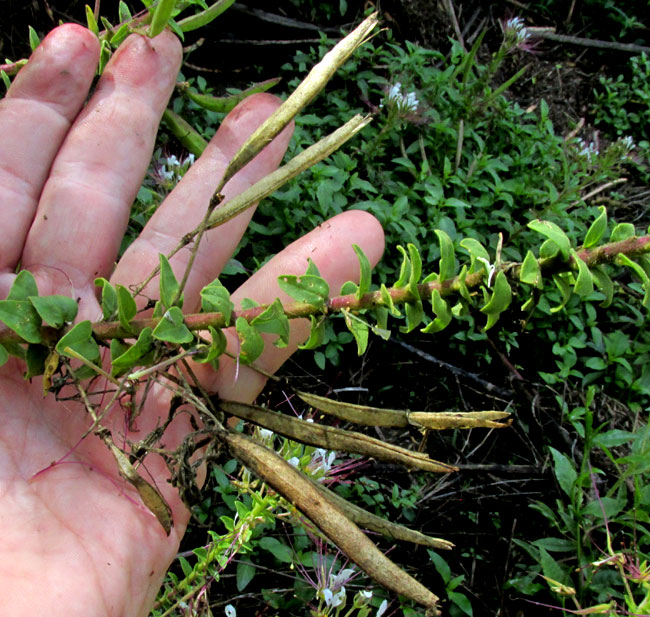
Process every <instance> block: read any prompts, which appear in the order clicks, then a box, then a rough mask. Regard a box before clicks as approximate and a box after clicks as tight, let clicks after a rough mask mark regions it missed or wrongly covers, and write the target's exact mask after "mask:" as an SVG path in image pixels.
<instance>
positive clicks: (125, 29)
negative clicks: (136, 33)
mask: <svg viewBox="0 0 650 617" xmlns="http://www.w3.org/2000/svg"><path fill="white" fill-rule="evenodd" d="M129 34H131V29H130V28H129V26H128V25H127V24H123V25H121V26H120V27H119V28H118V30H117V32H116V33H115V34H114V35H113V36H112V37H111V40H110V41H109V42H110V44H111V46H112V47H119V46H120V45H121V44H122V43H123V42H124V39H125V38H126V37H127V36H129Z"/></svg>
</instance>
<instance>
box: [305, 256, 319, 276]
mask: <svg viewBox="0 0 650 617" xmlns="http://www.w3.org/2000/svg"><path fill="white" fill-rule="evenodd" d="M305 274H309V275H311V276H320V272H319V271H318V267H317V266H316V264H315V263H314V262H313V261H312V260H311V257H308V258H307V270H305Z"/></svg>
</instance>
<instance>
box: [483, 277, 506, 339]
mask: <svg viewBox="0 0 650 617" xmlns="http://www.w3.org/2000/svg"><path fill="white" fill-rule="evenodd" d="M511 302H512V289H510V284H509V283H508V279H507V278H506V275H505V274H504V273H503V271H502V270H499V272H497V274H496V276H495V277H494V287H493V291H492V296H491V297H490V299H489V300H488V302H487V303H486V304H485V306H484V307H483V308H482V309H481V312H482V313H485V314H486V315H487V316H488V320H487V325H486V326H485V330H489V329H490V328H491V327H492V326H493V325H494V324H495V323H496V322H497V321H498V319H499V315H500V314H501V313H503V311H505V310H506V309H507V308H508V307H509V306H510V303H511Z"/></svg>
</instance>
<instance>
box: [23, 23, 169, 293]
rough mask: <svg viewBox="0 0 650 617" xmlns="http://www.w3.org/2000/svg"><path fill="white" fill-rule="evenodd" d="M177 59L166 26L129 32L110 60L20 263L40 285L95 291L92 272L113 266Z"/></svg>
mask: <svg viewBox="0 0 650 617" xmlns="http://www.w3.org/2000/svg"><path fill="white" fill-rule="evenodd" d="M180 62H181V46H180V43H179V41H178V39H176V37H175V36H174V35H172V34H171V33H169V32H164V33H163V34H161V35H160V36H158V37H156V38H155V39H153V40H152V39H148V38H146V37H144V36H140V35H132V36H130V37H129V38H128V39H127V40H126V41H125V42H124V44H123V45H122V46H121V47H120V48H119V49H118V50H117V52H116V53H115V54H114V56H113V58H112V59H111V61H110V62H109V64H108V65H107V67H106V69H105V70H104V74H103V75H102V78H101V80H100V82H99V85H98V87H97V91H96V92H95V94H94V95H93V97H92V98H91V100H90V102H89V103H88V105H87V107H86V108H85V109H84V111H83V112H82V113H81V114H80V116H79V118H78V119H77V120H76V122H75V123H74V126H73V127H72V128H71V130H70V132H69V134H68V136H67V138H66V141H65V143H64V144H63V146H62V147H61V150H60V151H59V154H58V155H57V157H56V160H55V161H54V164H53V167H52V172H51V174H50V178H49V179H48V181H47V183H46V185H45V188H44V189H43V195H42V198H41V201H40V204H39V206H38V211H37V213H36V218H35V220H34V223H33V225H32V228H31V230H30V232H29V235H28V237H27V243H26V246H25V251H24V254H23V264H24V266H25V267H28V268H30V270H32V272H34V273H35V274H36V273H38V275H40V280H39V287H40V283H41V281H43V283H44V285H43V286H44V287H46V289H41V293H43V294H45V293H56V292H57V291H61V289H63V290H64V292H65V293H70V285H72V286H73V288H74V291H75V294H77V295H80V296H82V297H83V296H84V292H86V293H90V295H92V287H93V284H92V283H93V280H94V278H95V277H97V276H105V275H108V274H109V273H110V271H111V270H112V267H113V264H114V261H115V257H116V255H117V252H118V250H119V245H120V242H121V239H122V236H123V234H124V230H125V228H126V224H127V222H128V216H129V210H130V206H131V203H132V202H133V199H134V198H135V195H136V193H137V191H138V189H139V187H140V184H141V182H142V178H143V177H144V174H145V172H146V169H147V166H148V164H149V160H150V158H151V153H152V151H153V146H154V142H155V137H156V131H157V128H158V124H159V122H160V117H161V115H162V113H163V111H164V109H165V106H166V105H167V101H168V99H169V97H170V95H171V92H172V90H173V87H174V83H175V79H176V75H177V73H178V69H179V66H180ZM57 273H62V275H61V274H57ZM89 290H90V291H89Z"/></svg>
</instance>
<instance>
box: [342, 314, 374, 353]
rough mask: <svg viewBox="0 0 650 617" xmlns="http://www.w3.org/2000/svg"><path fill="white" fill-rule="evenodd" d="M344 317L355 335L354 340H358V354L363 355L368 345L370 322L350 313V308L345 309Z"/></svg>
mask: <svg viewBox="0 0 650 617" xmlns="http://www.w3.org/2000/svg"><path fill="white" fill-rule="evenodd" d="M342 312H343V318H344V319H345V325H346V326H347V327H348V330H349V331H350V332H351V333H352V336H354V340H355V341H356V342H357V354H358V355H360V356H361V355H363V354H364V353H365V351H366V348H367V347H368V324H367V323H366V322H365V321H364V320H363V319H361V318H360V317H357V316H356V315H353V314H352V313H350V311H349V310H347V309H343V311H342Z"/></svg>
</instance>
